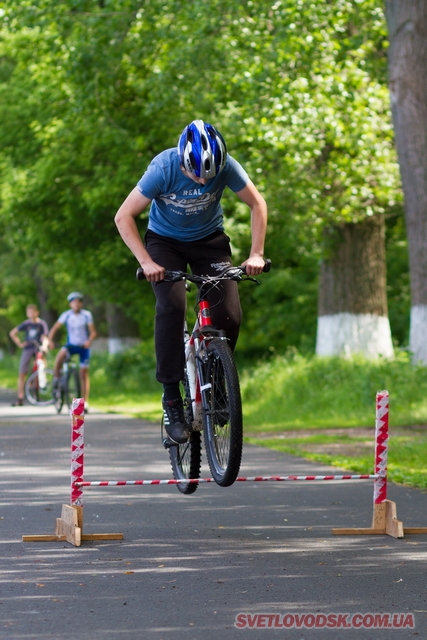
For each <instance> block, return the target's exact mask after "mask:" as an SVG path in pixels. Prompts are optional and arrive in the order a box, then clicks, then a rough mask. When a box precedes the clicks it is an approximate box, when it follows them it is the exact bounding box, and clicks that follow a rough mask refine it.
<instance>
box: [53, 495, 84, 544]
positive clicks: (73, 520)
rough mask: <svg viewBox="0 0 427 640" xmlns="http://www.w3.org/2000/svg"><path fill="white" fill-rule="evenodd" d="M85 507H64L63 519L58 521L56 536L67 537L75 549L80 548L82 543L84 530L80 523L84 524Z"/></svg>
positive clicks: (66, 505)
mask: <svg viewBox="0 0 427 640" xmlns="http://www.w3.org/2000/svg"><path fill="white" fill-rule="evenodd" d="M82 512H83V507H71V506H70V505H68V504H63V505H62V511H61V517H60V518H57V519H56V528H55V534H56V535H57V536H65V539H66V540H67V542H69V543H70V544H73V545H74V546H75V547H80V545H81V543H82V528H81V527H80V526H79V523H81V522H83V513H82Z"/></svg>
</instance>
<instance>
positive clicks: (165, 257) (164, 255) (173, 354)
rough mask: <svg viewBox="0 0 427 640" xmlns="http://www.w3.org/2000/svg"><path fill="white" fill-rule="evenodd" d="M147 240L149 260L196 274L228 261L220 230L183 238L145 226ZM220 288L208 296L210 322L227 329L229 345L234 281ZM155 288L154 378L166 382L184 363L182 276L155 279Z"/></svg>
mask: <svg viewBox="0 0 427 640" xmlns="http://www.w3.org/2000/svg"><path fill="white" fill-rule="evenodd" d="M145 243H146V248H147V251H148V253H149V254H150V257H151V258H152V260H154V262H156V263H157V264H159V265H161V266H162V267H164V268H165V269H167V270H170V271H174V270H176V271H178V270H179V271H187V268H188V265H189V266H190V269H191V272H192V273H194V274H198V275H215V274H217V273H219V272H221V271H222V270H223V269H225V268H226V267H227V266H229V265H231V259H230V258H231V249H230V242H229V238H228V236H226V235H225V233H224V232H222V231H217V232H215V233H213V234H212V235H210V236H208V237H206V238H203V239H202V240H197V241H192V242H181V241H179V240H174V239H173V238H166V237H163V236H159V235H158V234H156V233H154V232H153V231H147V233H146V235H145ZM220 288H221V291H218V290H214V291H212V292H211V293H210V294H209V296H208V299H209V304H210V307H211V318H212V324H213V326H214V327H217V328H218V329H223V330H224V331H225V332H226V335H227V338H228V339H229V345H230V347H231V349H234V347H235V345H236V342H237V338H238V335H239V327H240V324H241V321H242V309H241V307H240V300H239V292H238V290H237V282H233V281H232V280H228V281H224V282H222V283H221V284H220ZM153 290H154V293H155V296H156V320H155V332H154V337H155V345H156V359H157V369H156V378H157V380H158V381H159V382H162V383H164V384H173V383H177V382H179V381H180V380H181V379H182V374H183V371H184V364H185V362H184V348H183V331H184V320H185V312H186V292H185V282H184V281H180V282H161V283H156V284H153ZM221 298H223V300H222V301H221Z"/></svg>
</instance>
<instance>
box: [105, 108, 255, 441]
mask: <svg viewBox="0 0 427 640" xmlns="http://www.w3.org/2000/svg"><path fill="white" fill-rule="evenodd" d="M225 187H229V188H230V189H231V190H232V191H234V193H235V194H236V195H237V197H238V198H240V200H242V201H243V202H244V203H245V204H247V205H248V207H249V209H250V211H251V231H252V246H251V250H250V254H249V258H248V259H247V260H246V261H245V262H243V263H242V264H244V265H246V271H247V274H248V275H252V276H255V275H258V274H260V273H261V272H262V270H263V268H264V259H263V254H264V239H265V233H266V227H267V205H266V203H265V200H264V198H263V197H262V196H261V194H260V193H259V191H258V190H257V189H256V187H255V186H254V184H253V183H252V182H251V180H250V179H249V177H248V175H247V173H246V172H245V171H244V169H243V168H242V167H241V165H240V164H239V163H238V162H237V161H236V160H235V159H234V158H233V157H232V156H230V155H229V154H228V153H227V147H226V144H225V141H224V139H223V137H222V135H221V134H220V133H219V131H218V130H217V129H216V128H215V127H213V126H212V125H210V124H208V123H206V122H203V120H194V121H193V122H191V123H190V124H189V125H188V126H186V127H185V129H184V130H183V132H182V133H181V136H180V138H179V141H178V146H177V147H173V148H171V149H166V150H165V151H163V152H162V153H160V154H159V155H157V156H156V157H155V158H154V159H153V160H152V161H151V163H150V165H149V166H148V168H147V170H146V172H145V173H144V175H143V176H142V178H141V179H140V180H139V182H138V184H137V185H136V187H135V188H134V189H133V190H132V191H131V192H130V194H129V195H128V197H127V198H126V200H125V201H124V202H123V204H122V205H121V207H120V209H119V210H118V212H117V214H116V216H115V222H116V225H117V228H118V230H119V233H120V235H121V237H122V239H123V240H124V242H125V243H126V244H127V246H128V247H129V249H130V250H131V251H132V253H133V254H134V256H135V257H136V259H137V260H138V262H139V264H140V265H141V267H142V268H143V270H144V274H145V277H146V279H147V280H148V281H149V282H151V283H152V285H153V289H154V293H155V295H156V324H155V347H156V359H157V371H156V377H157V380H158V381H159V382H161V383H162V384H163V399H162V404H163V410H164V411H165V413H166V416H167V420H165V428H166V431H167V434H168V436H169V438H170V439H171V440H172V441H173V442H175V443H177V444H181V443H183V442H186V440H187V439H188V435H189V431H188V425H187V424H186V423H185V420H184V412H183V404H182V399H181V395H180V388H179V383H180V380H182V375H183V371H184V360H185V358H184V348H183V346H182V345H183V340H182V336H183V329H184V319H185V304H186V302H185V285H184V282H182V281H180V282H164V283H162V285H161V286H156V285H157V284H158V283H159V282H160V281H162V280H163V279H164V271H165V269H167V270H172V271H174V270H182V271H186V269H187V264H188V265H189V266H190V268H191V271H192V272H193V273H195V274H200V275H215V274H216V273H219V272H221V271H222V270H223V269H225V268H226V267H227V266H230V265H231V259H230V258H231V248H230V239H229V237H228V236H227V235H226V234H225V233H224V224H223V222H224V221H223V211H222V207H221V202H220V201H221V196H222V194H223V191H224V189H225ZM148 205H151V206H150V212H149V219H148V230H147V232H146V234H145V236H144V242H143V241H142V239H141V236H140V234H139V231H138V228H137V225H136V221H135V218H136V217H137V216H138V215H139V214H140V213H141V212H142V211H144V210H145V209H146V208H147V207H148ZM210 305H211V316H212V322H213V325H214V326H218V327H221V329H224V330H225V331H226V335H227V338H228V340H229V345H230V347H231V349H234V346H235V344H236V341H237V337H238V334H239V327H240V323H241V315H242V313H241V307H240V301H239V294H238V291H237V283H236V282H233V281H230V280H229V281H224V282H222V283H221V285H220V286H219V287H218V288H217V289H216V290H215V292H212V293H211V294H210Z"/></svg>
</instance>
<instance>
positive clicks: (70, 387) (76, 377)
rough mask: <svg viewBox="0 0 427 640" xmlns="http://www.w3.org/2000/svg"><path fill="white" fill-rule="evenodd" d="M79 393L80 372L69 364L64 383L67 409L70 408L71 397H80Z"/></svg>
mask: <svg viewBox="0 0 427 640" xmlns="http://www.w3.org/2000/svg"><path fill="white" fill-rule="evenodd" d="M80 395H81V387H80V372H79V370H78V369H77V368H76V367H74V366H70V367H69V369H68V375H67V380H66V384H65V400H66V402H67V406H68V408H69V409H70V408H71V404H72V402H73V398H80Z"/></svg>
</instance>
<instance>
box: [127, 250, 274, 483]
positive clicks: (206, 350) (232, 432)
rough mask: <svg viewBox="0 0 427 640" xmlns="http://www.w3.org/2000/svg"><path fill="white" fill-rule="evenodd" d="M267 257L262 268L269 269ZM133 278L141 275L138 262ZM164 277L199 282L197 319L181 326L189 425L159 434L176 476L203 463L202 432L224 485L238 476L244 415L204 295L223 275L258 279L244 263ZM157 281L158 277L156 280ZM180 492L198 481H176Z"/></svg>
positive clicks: (231, 364)
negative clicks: (177, 439) (179, 435)
mask: <svg viewBox="0 0 427 640" xmlns="http://www.w3.org/2000/svg"><path fill="white" fill-rule="evenodd" d="M270 268H271V261H270V260H267V261H266V263H265V266H264V271H265V272H267V271H270ZM137 279H138V280H142V279H144V272H143V270H142V269H141V268H139V269H138V270H137ZM164 280H165V281H168V282H178V281H179V280H185V281H186V283H187V282H193V283H194V284H196V285H197V287H198V291H197V299H196V305H195V312H196V322H195V324H194V327H193V331H192V332H191V334H190V333H189V332H188V328H187V323H185V327H184V349H185V363H186V364H185V369H184V372H183V379H182V382H181V387H182V397H183V404H184V416H185V420H186V422H187V424H188V425H189V431H190V435H189V439H188V441H187V442H185V443H184V444H175V443H173V442H172V441H171V440H169V438H168V437H167V436H166V437H163V425H164V420H165V416H163V420H162V427H161V428H162V440H163V445H164V446H165V448H167V449H168V451H169V457H170V461H171V466H172V471H173V475H174V478H175V479H176V480H188V479H196V478H198V477H199V476H200V467H201V433H202V432H203V437H204V446H205V451H206V457H207V460H208V464H209V468H210V470H211V473H212V477H213V479H214V480H215V482H216V483H217V484H218V485H220V486H222V487H228V486H230V485H231V484H233V482H234V481H235V480H236V478H237V476H238V473H239V469H240V463H241V459H242V447H243V416H242V401H241V395H240V384H239V376H238V373H237V368H236V364H235V360H234V356H233V353H232V351H231V349H230V347H229V345H228V343H227V337H226V335H225V332H224V331H222V330H221V329H216V328H215V327H213V325H212V320H211V316H210V308H209V302H208V300H207V296H208V294H209V292H210V291H211V290H212V289H217V288H218V285H219V284H220V283H221V281H224V280H235V281H237V282H240V281H247V280H250V281H252V282H256V283H257V284H259V280H257V279H256V278H253V277H251V276H247V275H246V269H245V267H244V266H239V267H227V268H226V269H224V271H222V272H221V273H219V274H218V275H215V276H198V275H194V274H190V273H185V272H184V271H165V278H164ZM158 284H159V285H161V283H158ZM176 486H177V487H178V490H179V491H181V493H185V494H190V493H194V491H196V489H197V487H198V484H197V483H190V482H182V483H179V484H177V485H176Z"/></svg>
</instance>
